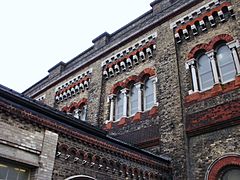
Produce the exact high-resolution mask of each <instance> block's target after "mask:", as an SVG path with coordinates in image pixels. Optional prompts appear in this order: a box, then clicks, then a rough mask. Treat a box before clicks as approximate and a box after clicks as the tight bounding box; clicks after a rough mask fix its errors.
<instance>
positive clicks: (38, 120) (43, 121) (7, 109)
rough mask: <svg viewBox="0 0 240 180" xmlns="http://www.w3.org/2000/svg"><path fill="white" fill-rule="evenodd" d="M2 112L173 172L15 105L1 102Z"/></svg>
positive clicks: (156, 162)
mask: <svg viewBox="0 0 240 180" xmlns="http://www.w3.org/2000/svg"><path fill="white" fill-rule="evenodd" d="M0 111H2V112H4V113H10V114H11V115H13V116H16V117H19V118H20V119H21V120H23V121H28V122H30V123H33V124H37V125H40V126H42V127H45V128H49V129H51V130H53V131H56V132H58V133H61V134H63V135H67V136H69V137H70V138H74V139H75V138H76V140H78V141H80V142H81V143H87V144H90V145H93V146H96V147H99V148H101V149H102V151H106V152H112V153H116V154H119V156H123V157H125V158H130V159H132V160H133V161H138V162H141V163H146V162H148V163H149V165H150V166H156V165H159V164H160V165H161V168H164V169H165V170H171V167H169V165H164V164H162V163H160V162H158V161H155V160H152V159H149V158H148V157H146V156H143V155H142V154H139V153H136V152H130V151H124V150H123V149H120V148H119V147H116V146H114V145H112V144H110V143H108V142H105V141H101V140H99V139H97V138H94V137H90V136H88V135H85V134H83V133H81V132H79V131H77V130H74V129H72V128H69V127H67V126H64V125H63V124H61V123H57V122H53V121H52V120H50V119H48V118H47V117H41V116H39V115H35V114H33V112H29V111H27V110H23V109H19V108H18V107H14V106H13V104H9V103H7V104H6V103H4V102H2V101H0ZM61 145H62V144H60V143H59V146H60V147H61ZM62 146H63V145H62ZM66 148H67V149H68V148H69V147H68V146H67V145H66ZM58 149H59V148H58ZM64 150H65V149H64ZM80 152H82V151H81V150H79V151H78V153H80Z"/></svg>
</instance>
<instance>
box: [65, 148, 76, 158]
mask: <svg viewBox="0 0 240 180" xmlns="http://www.w3.org/2000/svg"><path fill="white" fill-rule="evenodd" d="M67 152H68V154H71V155H74V156H76V155H77V148H75V147H70V148H69V149H68V150H67Z"/></svg>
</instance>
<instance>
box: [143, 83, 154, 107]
mask: <svg viewBox="0 0 240 180" xmlns="http://www.w3.org/2000/svg"><path fill="white" fill-rule="evenodd" d="M144 100H145V109H150V108H151V107H152V106H153V105H154V91H153V82H152V81H151V80H150V79H148V80H147V81H146V82H145V92H144Z"/></svg>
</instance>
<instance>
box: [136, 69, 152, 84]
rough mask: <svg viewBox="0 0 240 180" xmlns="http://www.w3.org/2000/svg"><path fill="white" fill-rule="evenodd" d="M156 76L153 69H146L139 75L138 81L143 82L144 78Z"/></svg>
mask: <svg viewBox="0 0 240 180" xmlns="http://www.w3.org/2000/svg"><path fill="white" fill-rule="evenodd" d="M154 75H156V72H155V70H154V69H153V68H146V69H144V70H143V71H142V72H141V73H140V74H139V77H138V78H139V81H143V80H144V77H145V76H149V77H151V76H154Z"/></svg>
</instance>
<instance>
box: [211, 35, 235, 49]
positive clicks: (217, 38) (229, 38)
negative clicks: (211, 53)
mask: <svg viewBox="0 0 240 180" xmlns="http://www.w3.org/2000/svg"><path fill="white" fill-rule="evenodd" d="M221 40H223V41H225V42H226V43H228V42H231V41H233V40H234V39H233V37H232V36H230V35H229V34H220V35H218V36H215V37H214V38H213V39H212V40H211V41H210V42H209V43H208V46H209V48H210V49H213V48H214V47H215V45H216V44H217V43H218V42H219V41H221Z"/></svg>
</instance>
